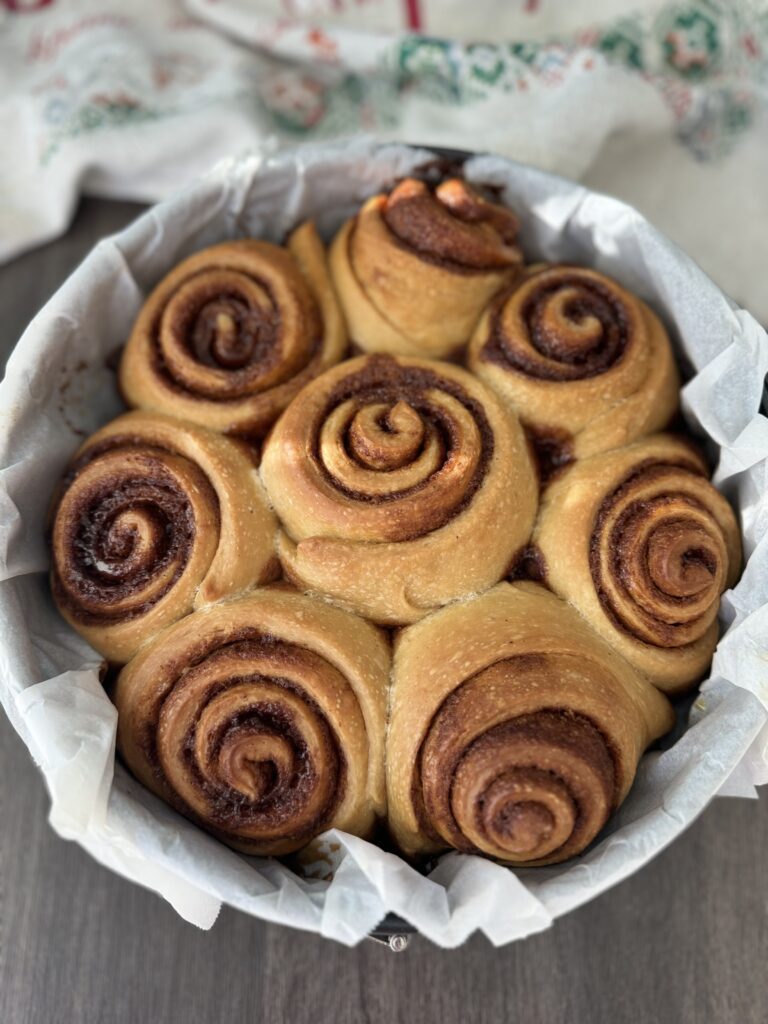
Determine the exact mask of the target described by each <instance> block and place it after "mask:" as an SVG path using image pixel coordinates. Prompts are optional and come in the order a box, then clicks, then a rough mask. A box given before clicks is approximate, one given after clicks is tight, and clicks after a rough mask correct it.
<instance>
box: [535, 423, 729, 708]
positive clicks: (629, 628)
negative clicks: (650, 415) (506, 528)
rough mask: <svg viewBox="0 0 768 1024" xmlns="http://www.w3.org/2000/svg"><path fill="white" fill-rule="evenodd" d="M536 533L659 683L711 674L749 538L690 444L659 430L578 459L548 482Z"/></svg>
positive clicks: (554, 562)
mask: <svg viewBox="0 0 768 1024" xmlns="http://www.w3.org/2000/svg"><path fill="white" fill-rule="evenodd" d="M534 540H535V543H536V544H537V545H538V548H539V550H540V551H541V553H542V556H543V558H544V561H545V563H546V565H547V567H548V574H547V581H548V583H549V585H550V586H551V587H552V588H553V589H554V590H555V591H556V592H557V593H559V594H561V595H562V596H563V597H565V598H566V599H567V600H568V601H570V602H571V603H572V604H573V605H575V606H576V607H577V608H578V609H579V610H580V611H581V612H582V613H583V614H584V615H585V616H586V617H587V618H588V620H589V621H590V623H592V625H593V626H594V627H595V628H596V629H597V630H598V631H599V632H600V633H601V634H602V635H603V636H605V637H606V639H609V640H610V642H611V643H613V644H615V645H616V646H617V648H618V649H619V650H620V651H621V653H622V654H623V655H624V656H625V657H626V658H627V659H628V660H629V661H631V662H632V663H633V664H634V665H635V666H636V667H637V668H638V669H639V670H640V671H642V672H643V673H645V674H646V675H648V677H649V678H650V679H651V680H652V681H653V682H654V683H656V685H658V686H659V687H661V688H662V689H665V690H676V689H680V688H684V687H686V686H687V685H689V684H691V683H693V682H695V681H696V680H697V679H698V678H700V676H701V675H702V674H703V673H704V671H705V670H706V667H707V665H708V664H709V660H710V658H711V656H712V652H713V651H714V648H715V644H716V643H717V621H716V620H717V613H718V608H719V604H720V595H721V594H722V592H723V591H724V590H725V589H726V588H727V587H729V586H731V585H732V584H733V583H734V581H735V579H736V576H737V574H738V571H739V567H740V564H741V545H740V539H739V529H738V525H737V523H736V519H735V517H734V515H733V512H732V510H731V508H730V506H729V504H728V502H727V501H726V500H725V498H724V497H723V496H722V495H721V494H719V493H718V492H717V491H716V490H715V488H714V487H713V486H712V485H711V484H710V482H709V480H708V479H707V470H706V465H705V464H704V462H703V461H702V460H701V458H700V457H699V456H698V455H697V454H696V453H695V452H694V451H693V449H692V448H691V446H690V445H688V444H687V443H686V442H684V441H682V440H679V439H677V438H674V437H672V436H669V435H656V436H654V437H651V438H647V439H646V440H644V441H639V442H637V443H636V444H634V445H631V446H630V447H628V448H625V449H623V450H620V451H617V452H612V453H609V454H606V455H602V456H596V457H595V458H592V459H586V460H584V461H583V462H581V463H579V464H577V465H575V466H574V467H573V468H571V469H569V470H568V471H567V472H566V473H565V474H564V476H563V477H562V480H559V481H557V482H556V483H554V484H553V485H552V486H551V488H550V490H549V491H547V493H546V495H545V497H544V502H543V505H542V508H541V512H540V517H539V521H538V523H537V527H536V532H535V536H534Z"/></svg>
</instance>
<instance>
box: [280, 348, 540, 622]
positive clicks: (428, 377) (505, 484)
mask: <svg viewBox="0 0 768 1024" xmlns="http://www.w3.org/2000/svg"><path fill="white" fill-rule="evenodd" d="M261 472H262V479H263V480H264V483H265V485H266V488H267V491H268V493H269V497H270V499H271V501H272V503H273V505H274V508H275V510H276V512H277V514H278V516H279V517H280V520H281V523H282V527H283V532H281V534H280V539H279V542H278V553H279V555H280V560H281V561H282V563H283V567H284V569H285V571H286V572H287V574H288V576H289V577H290V578H291V579H292V580H293V581H294V582H295V583H296V584H297V585H298V586H301V587H302V588H304V589H307V590H311V591H316V592H319V593H322V594H325V595H327V596H329V597H332V598H334V599H336V600H337V601H339V602H340V603H342V604H344V605H345V606H346V607H349V608H351V609H352V610H354V611H356V612H358V613H359V614H361V615H365V616H367V617H368V618H371V619H373V620H374V621H376V622H380V623H386V624H389V625H397V624H402V623H406V622H414V621H416V620H417V619H419V618H421V617H422V616H423V615H425V614H426V613H427V612H428V611H429V610H430V609H432V608H435V607H437V606H439V605H442V604H445V603H446V602H448V601H451V600H453V599H454V598H456V597H459V596H462V595H466V594H469V593H473V592H475V591H479V590H484V589H486V588H487V587H489V586H492V585H493V584H494V583H496V582H497V581H498V580H499V579H500V578H501V577H502V576H503V575H504V573H505V572H506V570H507V567H508V566H509V564H510V562H511V561H512V559H513V557H514V555H515V553H516V552H517V551H519V549H520V548H521V547H522V545H524V544H525V542H526V540H527V539H528V537H529V535H530V531H531V527H532V523H533V517H534V514H535V509H536V502H537V481H536V477H535V474H534V471H533V467H532V464H531V460H530V457H529V453H528V449H527V446H526V442H525V438H524V436H523V432H522V430H521V428H520V425H519V424H518V422H517V420H516V419H515V417H514V415H513V414H512V413H511V412H510V411H509V410H508V409H506V408H505V407H504V405H503V403H502V402H500V401H499V399H498V398H497V397H496V396H495V395H494V394H493V393H492V392H490V391H489V390H488V389H487V388H486V387H485V386H484V385H483V384H482V383H480V382H479V381H477V380H475V379H474V378H473V377H471V376H470V375H469V374H468V373H466V371H464V370H461V369H459V368H458V367H456V366H451V365H449V364H447V363H438V362H430V361H428V360H423V359H411V358H407V357H395V356H381V355H379V356H363V357H360V358H358V359H353V360H350V361H348V362H345V363H343V364H342V365H340V366H337V367H334V369H332V370H329V371H328V372H327V373H325V374H324V375H323V376H322V377H320V378H318V379H317V380H316V381H314V382H313V383H312V384H310V385H309V386H308V387H306V388H305V389H304V391H302V393H301V394H300V395H299V396H298V397H297V398H296V399H295V401H294V402H293V403H292V404H291V406H290V407H289V408H288V409H287V410H286V412H285V413H284V415H283V416H282V417H281V419H280V420H279V422H278V423H277V425H276V426H275V428H274V430H273V432H272V434H271V435H270V437H269V438H268V440H267V443H266V445H265V448H264V455H263V459H262V466H261Z"/></svg>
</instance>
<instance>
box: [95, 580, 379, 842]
mask: <svg viewBox="0 0 768 1024" xmlns="http://www.w3.org/2000/svg"><path fill="white" fill-rule="evenodd" d="M389 659H390V655H389V647H388V644H387V643H386V640H385V639H384V637H383V636H382V634H381V633H380V632H379V631H378V630H377V629H375V628H374V627H373V626H370V625H369V624H368V623H366V622H363V621H362V620H361V619H358V618H356V617H355V616H353V615H350V614H349V613H347V612H343V611H340V610H339V609H337V608H331V607H330V606H327V605H324V604H322V603H320V602H316V601H312V600H311V599H309V598H306V597H303V596H301V595H298V594H296V593H293V592H290V591H289V590H288V589H287V588H285V586H284V585H280V586H278V587H274V588H272V587H270V588H267V589H265V590H261V591H256V592H254V593H253V594H251V595H249V596H247V597H243V598H240V599H238V600H235V601H231V602H227V603H224V604H220V605H218V606H216V607H215V608H212V609H209V610H206V611H205V612H197V613H194V614H193V615H191V616H188V617H187V618H186V619H184V620H183V621H181V622H178V623H176V624H175V625H174V626H172V627H170V628H169V629H168V630H166V631H165V632H164V633H163V634H162V636H161V637H158V638H157V640H156V641H155V642H153V643H152V644H150V645H149V646H148V647H146V648H144V649H143V650H142V651H141V652H140V653H139V654H138V655H137V656H136V658H134V659H133V661H131V662H130V663H129V665H127V666H126V668H124V669H123V671H122V672H121V674H120V677H119V679H118V683H117V689H116V695H115V701H116V704H117V707H118V713H119V718H118V748H119V750H120V752H121V754H122V756H123V757H124V758H125V760H126V762H127V763H128V766H129V767H130V769H131V771H132V772H133V773H134V774H135V775H136V776H137V777H138V778H139V779H140V781H141V782H143V783H144V785H146V786H147V787H148V788H149V789H151V790H152V791H153V792H155V793H156V794H157V795H158V796H160V797H161V798H163V799H164V800H166V801H167V802H168V803H169V804H171V805H172V806H173V807H175V808H176V809H177V810H179V811H180V812H181V813H182V814H185V815H186V816H188V817H189V818H191V819H192V820H193V821H195V822H197V823H198V824H200V825H202V826H203V827H204V828H206V829H208V830H209V831H211V832H212V833H213V834H214V835H216V836H217V837H219V838H220V839H222V840H224V841H225V842H227V843H229V844H230V845H232V846H235V847H236V848H238V849H240V850H242V851H244V852H246V853H253V854H262V855H266V854H286V853H291V852H293V851H295V850H298V849H300V848H301V847H302V846H304V845H306V843H307V842H309V840H310V839H312V838H313V837H314V836H316V835H317V834H318V833H320V832H322V831H324V830H325V829H327V828H334V827H335V828H340V829H344V830H345V831H347V832H352V833H353V834H356V835H365V834H366V833H367V832H368V831H369V830H370V829H371V827H372V826H373V824H374V822H375V820H376V818H377V817H378V816H381V815H382V814H383V813H384V807H385V792H384V772H383V742H384V724H385V713H386V695H387V680H388V673H389Z"/></svg>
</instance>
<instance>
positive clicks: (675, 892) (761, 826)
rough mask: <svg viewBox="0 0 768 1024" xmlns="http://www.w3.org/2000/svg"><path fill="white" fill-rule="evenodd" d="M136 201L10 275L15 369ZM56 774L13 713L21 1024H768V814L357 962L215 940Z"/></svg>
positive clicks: (4, 729) (3, 285)
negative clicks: (459, 932) (110, 856)
mask: <svg viewBox="0 0 768 1024" xmlns="http://www.w3.org/2000/svg"><path fill="white" fill-rule="evenodd" d="M136 212H137V207H135V206H132V205H131V204H128V203H106V202H96V201H89V202H86V203H85V204H83V206H82V207H81V209H80V211H79V213H78V216H77V219H76V221H75V224H74V226H73V228H72V230H71V231H70V232H69V234H68V235H67V236H66V237H65V238H64V239H62V240H61V241H59V242H56V243H54V244H52V245H49V246H46V247H44V248H42V249H38V250H36V251H35V252H33V253H31V254H30V255H28V256H25V257H22V258H21V259H18V260H16V261H15V262H14V263H12V264H11V265H9V266H7V267H4V268H0V302H1V306H0V308H2V321H1V322H2V335H0V339H1V340H0V345H2V346H5V349H4V350H3V351H2V352H0V355H7V351H9V350H10V348H11V346H12V344H13V342H14V341H15V339H16V338H17V337H18V336H19V334H20V333H21V331H22V329H23V327H24V326H25V324H26V323H27V321H28V320H29V319H30V318H31V316H32V315H33V314H34V313H35V312H36V311H37V310H38V308H39V307H40V306H41V305H42V303H43V302H44V300H45V299H47V298H48V296H49V294H50V293H51V292H52V291H53V290H54V289H55V288H56V287H57V286H58V285H59V283H60V282H61V281H62V280H63V279H64V277H65V276H66V275H67V274H68V273H69V272H70V270H71V269H72V268H73V267H74V266H75V264H76V263H77V262H78V260H79V259H80V258H81V257H82V256H83V255H84V254H85V253H86V252H87V250H88V249H89V248H90V247H91V245H92V244H93V243H94V242H95V241H96V240H97V239H98V238H99V237H101V236H102V235H104V234H106V233H108V232H110V231H113V230H116V229H117V228H119V227H120V226H122V225H123V224H124V223H125V222H127V221H128V220H129V219H131V218H132V217H133V216H134V215H135V213H136ZM47 809H48V799H47V796H46V793H45V790H44V787H43V783H42V780H41V777H40V776H39V774H38V773H37V770H36V769H35V767H34V766H33V764H32V762H31V760H30V758H29V755H28V754H27V752H26V750H25V749H24V747H23V745H22V743H21V742H20V740H19V739H18V737H17V736H16V735H15V734H14V733H13V730H12V729H11V727H10V725H9V724H8V722H7V721H6V720H5V718H4V716H3V715H2V714H1V713H0V1022H2V1024H145V1022H147V1024H165V1022H168V1024H220V1022H230V1021H231V1022H238V1024H240V1022H244V1021H260V1020H265V1021H269V1022H275V1024H282V1022H289V1024H303V1022H310V1021H311V1022H313V1024H317V1022H318V1021H329V1022H330V1021H333V1022H338V1024H346V1022H348V1021H349V1022H355V1024H359V1022H361V1021H362V1022H374V1021H376V1022H378V1021H382V1022H384V1021H386V1022H391V1024H398V1022H401V1021H402V1022H405V1021H408V1022H410V1021H413V1022H419V1024H431V1022H441V1024H459V1022H460V1021H464V1020H469V1021H472V1022H473V1024H483V1022H488V1024H491V1022H492V1024H503V1022H505V1021H510V1022H512V1021H515V1022H517V1021H519V1022H521V1024H559V1022H567V1024H601V1022H606V1024H625V1022H626V1024H645V1022H648V1024H665V1022H670V1024H688V1022H690V1024H765V1022H766V1021H767V1020H768V800H766V799H765V798H763V799H762V800H760V801H759V802H755V801H745V800H718V801H716V802H715V803H714V804H713V805H712V806H711V807H710V808H709V809H708V810H707V811H706V813H705V814H704V815H703V816H702V818H701V819H700V820H699V821H698V822H697V823H696V824H695V825H694V826H693V827H692V828H691V829H690V830H689V831H688V832H687V833H686V834H685V835H684V836H683V837H682V838H681V839H680V840H678V842H676V843H675V844H674V845H673V846H672V847H670V848H669V849H668V850H666V851H665V852H664V853H663V854H661V856H659V857H658V858H657V859H656V860H655V861H654V862H653V863H652V864H651V865H649V866H648V867H646V868H645V869H644V870H643V871H642V872H640V873H639V874H638V875H635V876H634V877H633V878H631V879H629V880H628V881H626V882H624V883H623V884H622V885H620V886H619V887H617V888H616V889H613V890H612V891H610V892H608V893H606V894H605V895H603V896H602V897H600V898H599V899H598V900H595V901H594V902H593V903H592V904H590V905H589V906H586V907H583V908H582V909H581V910H579V911H577V912H575V913H573V914H571V915H570V916H569V917H566V918H564V919H562V920H561V921H559V922H557V923H556V925H555V927H554V928H552V929H550V931H548V932H546V933H543V934H541V935H538V936H535V937H533V938H531V939H528V940H527V941H526V942H521V943H516V944H514V945H512V946H508V947H506V948H504V949H500V950H496V949H493V948H492V947H491V946H490V945H489V944H488V942H486V941H485V940H484V939H483V938H480V937H475V938H473V939H472V940H471V941H470V942H468V943H467V944H466V945H465V946H464V947H463V948H462V949H460V950H456V951H453V952H443V951H441V950H439V949H436V948H434V947H433V946H431V945H430V944H429V943H428V942H426V941H425V940H423V939H420V938H418V937H417V938H415V939H413V940H412V941H411V944H410V947H409V949H408V950H407V951H406V952H404V953H401V954H394V953H391V952H389V951H388V950H387V949H386V948H384V947H381V946H378V945H375V944H374V943H372V942H364V943H363V944H362V945H361V946H360V947H358V948H357V949H352V950H348V949H345V948H343V947H341V946H338V945H335V944H333V943H330V942H326V941H324V940H322V939H319V938H317V937H315V936H313V935H305V934H301V933H298V932H294V931H290V930H288V929H286V928H281V927H278V926H276V925H266V924H262V923H261V922H259V921H256V920H252V919H251V918H248V917H246V916H245V915H243V914H240V913H237V912H234V911H231V910H229V909H225V910H224V911H223V912H222V914H221V916H220V918H219V921H218V922H217V924H216V925H215V926H214V928H213V930H212V931H211V932H208V933H203V932H200V931H197V930H196V929H195V928H193V927H192V926H191V925H187V924H185V923H184V922H183V921H182V920H181V919H180V918H178V917H176V915H175V914H174V912H173V910H171V908H170V907H169V906H168V905H166V904H165V903H163V901H162V900H161V899H160V898H159V897H157V896H155V895H153V894H151V893H149V892H145V891H143V890H141V889H139V888H137V887H136V886H133V885H131V884H129V883H128V882H125V881H123V880H122V879H120V878H118V877H116V876H115V875H112V874H110V873H109V872H108V871H106V870H105V869H104V868H101V867H99V866H98V865H96V864H95V863H93V862H92V861H91V860H90V859H89V858H88V856H87V855H86V854H85V853H83V852H82V851H81V850H80V849H79V848H78V847H76V846H74V845H72V844H69V843H65V842H63V841H62V840H61V839H58V838H57V837H56V836H55V835H54V834H53V832H52V831H51V830H50V829H49V828H48V825H47V823H46V814H47Z"/></svg>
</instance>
